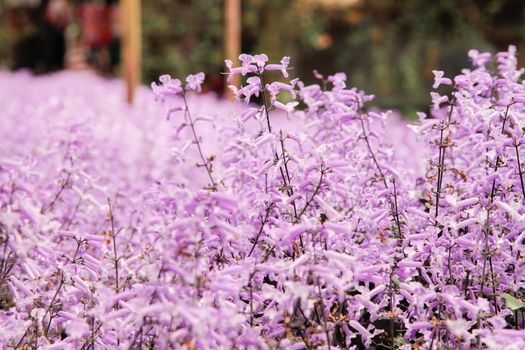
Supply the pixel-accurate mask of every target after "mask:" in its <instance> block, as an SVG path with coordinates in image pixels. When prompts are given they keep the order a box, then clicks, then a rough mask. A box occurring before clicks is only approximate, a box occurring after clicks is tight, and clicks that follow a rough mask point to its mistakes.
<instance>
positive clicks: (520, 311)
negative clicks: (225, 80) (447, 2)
mask: <svg viewBox="0 0 525 350" xmlns="http://www.w3.org/2000/svg"><path fill="white" fill-rule="evenodd" d="M469 57H470V58H471V59H472V63H473V66H472V68H471V69H465V70H463V71H462V73H461V74H460V75H458V76H456V77H453V78H452V77H450V78H449V77H446V76H445V73H444V72H440V71H434V75H435V83H434V89H437V90H435V91H433V92H432V93H431V103H432V105H431V106H432V107H431V110H430V113H428V115H426V114H424V113H419V117H420V121H419V123H417V124H415V125H409V127H407V126H406V125H405V123H406V122H403V121H402V119H401V118H400V117H399V116H398V115H397V114H396V113H394V112H391V111H381V110H378V109H374V108H369V107H368V106H367V104H368V103H369V102H370V101H372V100H373V98H374V96H372V95H367V94H365V93H364V92H363V91H360V90H358V89H357V88H352V87H349V86H348V85H349V84H348V81H347V76H346V75H345V74H342V73H337V74H334V75H330V76H327V77H326V78H325V76H323V75H321V74H320V73H318V72H315V76H316V78H317V79H319V82H318V83H317V84H311V85H308V84H305V83H304V82H302V81H300V80H298V79H293V80H290V79H289V76H288V74H289V73H288V69H289V68H288V66H289V59H288V58H287V57H285V58H283V59H282V60H281V62H280V64H269V63H268V57H267V56H266V55H264V54H261V55H254V56H250V55H241V56H240V57H239V60H240V61H241V66H239V67H233V63H232V62H231V61H226V67H227V69H228V72H227V74H228V75H229V78H231V77H232V76H233V75H235V74H240V75H242V76H244V79H245V83H244V85H243V86H238V87H232V90H233V91H234V93H235V96H236V97H237V100H239V101H242V102H243V103H232V102H230V101H220V100H217V99H215V98H214V97H212V96H209V95H199V94H198V93H199V92H201V85H202V83H203V80H204V75H203V74H202V73H199V74H196V75H190V76H188V77H187V79H186V84H185V86H184V87H183V84H182V83H181V81H180V80H178V79H172V78H171V77H169V76H167V75H164V76H162V77H161V78H160V79H159V80H160V84H157V83H153V84H152V89H153V92H154V95H155V96H156V97H157V99H160V100H162V101H163V104H164V106H165V107H167V108H168V110H169V111H170V113H172V112H178V113H176V114H174V115H173V117H172V118H171V119H172V120H170V121H169V122H163V121H161V120H160V121H159V119H158V118H157V116H158V115H159V114H162V108H161V107H160V106H158V105H157V104H155V103H153V102H152V101H151V98H150V97H151V96H150V95H151V94H150V93H149V92H148V91H147V90H146V89H142V90H140V91H139V95H138V96H139V100H138V103H137V105H136V106H134V107H132V108H130V107H129V106H127V105H125V104H124V103H123V102H121V101H120V94H119V92H118V91H119V89H121V88H122V85H121V83H116V82H108V81H103V80H99V79H98V78H95V77H92V76H89V75H75V74H73V73H63V74H60V75H55V76H52V77H41V78H34V77H30V76H26V75H23V74H20V73H18V74H14V75H13V74H7V73H2V74H1V75H0V89H2V91H7V92H8V93H7V94H6V95H1V96H0V102H2V106H3V111H2V112H1V113H2V121H3V126H4V127H3V128H1V129H0V137H1V138H2V140H3V142H2V143H1V144H0V155H1V156H0V330H1V331H0V344H1V347H2V348H15V349H23V348H42V349H86V350H87V349H281V348H282V349H297V350H299V349H368V348H375V349H394V348H395V349H403V350H409V349H414V348H420V349H451V348H453V349H471V348H479V349H523V348H524V347H525V331H524V329H525V321H524V320H525V318H524V311H525V307H524V304H523V299H524V292H525V289H524V288H525V278H524V276H525V275H524V269H525V263H524V262H523V259H524V256H525V247H524V245H523V243H524V240H525V233H524V232H525V206H524V203H525V185H524V183H525V179H524V176H525V170H524V168H523V167H524V166H525V164H524V163H523V157H524V156H525V155H524V154H523V143H525V135H524V128H525V125H524V120H525V84H523V81H522V80H521V75H522V73H523V70H522V69H518V67H517V60H516V49H515V48H514V47H510V48H509V50H508V51H507V52H502V53H498V54H496V55H495V56H492V55H491V54H489V53H480V52H478V51H475V50H471V51H470V52H469ZM272 72H277V74H275V73H272ZM279 72H280V73H281V74H278V73H279ZM272 79H276V80H274V81H272ZM78 80H82V81H84V82H85V83H83V84H75V83H74V82H75V81H78ZM95 85H96V86H97V89H92V88H90V89H86V88H85V87H86V86H90V87H92V86H95ZM7 87H9V89H7ZM28 90H29V91H28ZM284 98H286V100H285V99H284ZM168 125H170V126H173V127H167V126H168ZM169 149H171V150H172V152H171V153H169V152H167V150H169Z"/></svg>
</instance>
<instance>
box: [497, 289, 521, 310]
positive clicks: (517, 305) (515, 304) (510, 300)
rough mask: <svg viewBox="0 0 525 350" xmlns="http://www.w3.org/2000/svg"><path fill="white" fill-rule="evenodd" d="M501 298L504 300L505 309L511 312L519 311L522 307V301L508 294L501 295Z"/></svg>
mask: <svg viewBox="0 0 525 350" xmlns="http://www.w3.org/2000/svg"><path fill="white" fill-rule="evenodd" d="M501 297H502V298H503V300H505V305H507V307H508V308H509V309H511V310H512V311H515V310H518V309H521V308H522V307H523V301H521V300H519V299H518V298H515V297H513V296H512V295H510V294H508V293H503V294H501Z"/></svg>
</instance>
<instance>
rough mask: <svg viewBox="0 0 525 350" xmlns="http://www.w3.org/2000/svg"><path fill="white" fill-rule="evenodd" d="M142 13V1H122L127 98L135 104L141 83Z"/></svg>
mask: <svg viewBox="0 0 525 350" xmlns="http://www.w3.org/2000/svg"><path fill="white" fill-rule="evenodd" d="M140 21H141V13H140V0H121V22H122V29H123V35H122V57H123V64H124V65H123V73H124V80H125V81H126V85H127V90H126V98H127V101H128V103H133V99H134V97H135V89H136V87H137V85H138V84H139V83H140V81H141V50H142V42H141V35H142V31H141V22H140Z"/></svg>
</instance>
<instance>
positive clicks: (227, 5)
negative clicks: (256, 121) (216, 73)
mask: <svg viewBox="0 0 525 350" xmlns="http://www.w3.org/2000/svg"><path fill="white" fill-rule="evenodd" d="M224 13H225V16H224V34H225V35H224V57H225V59H230V60H232V61H233V62H234V65H235V64H237V62H238V57H239V55H240V54H241V0H225V1H224ZM225 79H226V78H225ZM225 84H227V83H226V81H225ZM231 84H233V85H235V86H239V84H240V77H239V75H234V76H233V81H232V83H231ZM226 91H227V95H228V96H229V97H232V96H233V93H232V91H231V90H230V89H226Z"/></svg>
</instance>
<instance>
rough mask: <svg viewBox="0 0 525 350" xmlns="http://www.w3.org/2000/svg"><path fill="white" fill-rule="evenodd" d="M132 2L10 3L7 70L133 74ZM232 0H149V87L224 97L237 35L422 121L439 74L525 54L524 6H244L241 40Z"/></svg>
mask: <svg viewBox="0 0 525 350" xmlns="http://www.w3.org/2000/svg"><path fill="white" fill-rule="evenodd" d="M123 1H124V0H121V1H120V2H119V1H118V0H105V1H102V0H99V1H95V0H91V1H80V0H0V17H1V19H2V22H1V23H2V24H1V26H0V67H2V69H24V68H26V69H30V70H32V71H33V72H35V73H36V74H44V73H49V72H53V71H57V70H61V69H80V70H82V69H91V70H95V71H97V72H98V73H100V74H103V75H107V76H115V75H119V74H121V72H122V54H121V52H122V48H121V47H122V37H123V35H124V34H123V30H122V25H121V23H122V22H121V20H120V19H119V18H120V17H121V15H122V13H123V11H122V2H123ZM228 2H229V1H228V0H222V1H221V0H143V1H142V3H141V4H140V13H141V16H140V17H138V18H140V21H137V23H141V25H140V28H141V31H140V32H139V35H140V38H141V43H140V46H139V47H140V51H141V60H140V62H141V64H140V66H139V67H140V68H139V69H140V71H141V78H140V80H141V81H142V82H143V83H145V84H149V83H150V82H151V81H153V80H155V79H156V78H157V77H158V76H159V75H161V74H165V73H169V74H171V75H172V76H185V75H187V74H189V73H193V72H197V71H204V72H206V73H208V76H209V78H208V80H207V82H206V85H207V89H208V90H211V91H215V92H217V93H219V94H222V93H223V92H224V82H223V80H222V79H221V76H220V75H218V74H217V73H219V72H221V71H223V70H224V66H223V60H224V58H225V56H226V53H225V45H226V47H228V43H227V41H228V38H230V39H229V40H237V41H239V43H238V46H239V45H240V50H241V51H242V52H246V53H261V52H265V53H267V54H268V56H269V57H270V59H271V60H274V61H278V60H280V58H281V57H282V56H285V55H286V56H291V58H292V65H293V67H294V71H293V73H292V75H294V76H300V77H301V78H302V79H303V80H305V81H307V82H312V81H314V78H313V75H312V70H313V69H318V70H319V71H320V72H321V73H323V74H330V73H333V72H336V71H343V72H345V73H347V76H348V80H349V82H350V84H351V85H352V86H358V87H359V88H362V89H365V90H366V91H367V92H369V93H373V94H375V95H376V96H377V99H376V101H375V104H376V105H378V106H381V107H385V108H395V109H399V110H401V111H402V112H403V113H404V114H405V115H413V114H414V112H415V111H416V110H425V109H426V108H427V106H428V104H429V99H428V97H427V96H428V91H429V88H430V86H431V84H432V79H433V74H432V70H433V69H440V70H444V71H445V72H446V73H447V75H454V74H457V73H458V72H459V71H460V69H461V68H462V67H467V66H469V62H468V57H467V51H468V50H469V49H471V48H477V49H479V50H480V51H483V50H488V51H493V52H495V51H497V50H504V49H506V48H507V46H508V45H509V44H514V45H516V46H517V47H518V51H519V52H520V58H525V52H523V51H520V48H522V47H523V45H524V44H525V1H524V0H238V1H237V2H238V3H239V9H238V11H240V12H239V13H240V14H241V15H240V16H238V18H236V19H235V22H236V24H235V25H238V26H239V28H240V33H241V34H240V35H239V38H238V39H235V35H234V36H233V38H234V39H231V38H232V36H231V35H226V33H227V29H225V28H227V23H226V22H227V16H226V15H225V13H227V11H226V8H225V7H226V5H227V3H228ZM230 21H231V19H230ZM237 22H238V23H237ZM135 25H138V24H135ZM225 42H226V44H225ZM234 47H235V45H234ZM226 50H227V49H226ZM234 51H235V49H234ZM520 63H523V59H521V60H520Z"/></svg>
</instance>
